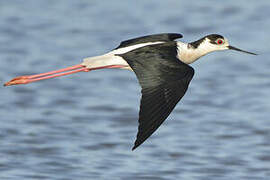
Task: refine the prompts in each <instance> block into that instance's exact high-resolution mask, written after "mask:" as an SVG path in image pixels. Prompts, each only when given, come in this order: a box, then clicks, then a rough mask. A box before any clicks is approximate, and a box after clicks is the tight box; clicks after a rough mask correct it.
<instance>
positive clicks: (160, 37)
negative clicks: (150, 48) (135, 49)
mask: <svg viewBox="0 0 270 180" xmlns="http://www.w3.org/2000/svg"><path fill="white" fill-rule="evenodd" d="M182 37H183V36H182V34H177V33H163V34H153V35H148V36H142V37H138V38H134V39H129V40H126V41H123V42H121V43H120V45H119V46H118V47H117V48H115V49H119V48H123V47H127V46H132V45H136V44H141V43H148V42H157V41H163V42H169V41H174V40H175V39H178V38H182Z"/></svg>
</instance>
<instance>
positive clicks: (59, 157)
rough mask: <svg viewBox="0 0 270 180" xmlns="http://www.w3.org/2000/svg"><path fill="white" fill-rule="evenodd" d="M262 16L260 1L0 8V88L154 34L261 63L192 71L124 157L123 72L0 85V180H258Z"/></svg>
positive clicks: (267, 126)
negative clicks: (179, 94)
mask: <svg viewBox="0 0 270 180" xmlns="http://www.w3.org/2000/svg"><path fill="white" fill-rule="evenodd" d="M269 9H270V1H268V0H260V1H253V0H237V1H235V0H227V1H215V2H214V1H210V0H205V1H197V0H196V1H195V0H190V1H184V0H166V1H163V0H148V1H145V0H137V1H120V0H114V1H100V0H91V1H89V0H76V1H72V0H57V1H55V0H46V1H41V0H40V1H37V0H25V1H21V0H1V1H0V83H1V84H3V83H4V82H6V81H9V80H10V79H12V78H14V77H15V76H18V75H24V74H33V73H41V72H47V71H50V70H55V69H59V68H64V67H67V66H70V65H74V64H78V63H80V62H82V59H83V58H85V57H88V56H95V55H100V54H103V53H106V52H108V51H110V50H111V49H113V48H115V47H116V46H118V45H119V43H120V42H121V41H122V40H125V39H130V38H133V37H137V36H142V35H147V34H154V33H164V32H176V33H182V34H183V35H184V38H183V39H181V41H184V42H190V41H194V40H197V39H199V38H201V37H203V36H205V35H207V34H211V33H219V34H222V35H223V36H225V37H226V38H228V39H229V40H230V43H231V45H233V46H236V47H239V48H242V49H244V50H248V51H252V52H255V53H258V54H260V55H259V56H251V55H247V54H242V53H239V52H236V51H226V52H216V53H212V54H210V55H207V56H206V57H203V58H202V59H201V60H200V61H197V62H196V63H194V64H193V65H192V66H193V67H194V69H195V71H196V72H195V76H194V79H193V80H192V82H191V85H190V88H189V91H188V92H187V93H186V95H185V97H184V98H183V99H182V101H181V102H180V103H179V104H178V105H177V107H176V108H175V110H174V111H173V113H172V114H171V115H170V116H169V118H168V119H167V120H166V121H165V123H164V124H163V125H162V126H161V127H160V128H159V129H158V131H157V132H156V133H155V134H154V135H153V136H152V137H151V138H149V139H148V140H147V141H146V142H145V143H144V144H143V145H142V146H140V147H139V148H138V149H136V150H135V151H133V152H132V151H131V147H132V145H133V143H134V140H135V136H136V133H137V124H138V123H137V119H138V111H139V100H140V87H139V84H138V82H137V79H136V77H135V75H134V74H133V73H132V72H129V71H125V70H100V71H94V72H89V73H78V74H75V75H71V76H66V77H61V78H56V79H51V80H45V81H42V82H38V83H33V84H29V85H21V86H12V87H5V88H4V87H0V115H1V116H0V179H3V180H9V179H12V180H13V179H29V180H34V179H38V180H40V179H50V180H64V179H65V180H66V179H72V180H75V179H78V180H89V179H109V180H118V179H121V180H122V179H123V180H126V179H128V180H133V179H146V180H168V179H169V180H175V179H185V180H193V179H196V180H198V179H200V180H212V179H213V180H215V179H223V180H225V179H238V180H239V179H243V180H244V179H245V180H246V179H252V180H254V179H260V180H262V179H269V177H270V119H269V115H270V113H269V109H270V101H269V100H270V92H269V90H270V79H269V75H270V70H269V67H270V59H269V55H270V48H269V42H270V36H269V30H270V19H269V17H270V11H269Z"/></svg>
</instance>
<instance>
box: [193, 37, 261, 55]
mask: <svg viewBox="0 0 270 180" xmlns="http://www.w3.org/2000/svg"><path fill="white" fill-rule="evenodd" d="M190 45H191V46H192V47H193V48H196V49H200V50H201V51H204V52H205V53H206V54H207V53H209V52H213V51H222V50H228V49H230V50H235V51H240V52H244V53H248V54H252V55H257V54H255V53H252V52H248V51H244V50H242V49H239V48H236V47H234V46H231V45H230V44H229V41H228V40H227V39H226V38H224V37H223V36H221V35H219V34H210V35H207V36H205V37H203V38H202V39H199V40H198V41H195V42H192V43H190Z"/></svg>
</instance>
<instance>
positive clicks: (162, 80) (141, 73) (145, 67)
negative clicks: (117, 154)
mask: <svg viewBox="0 0 270 180" xmlns="http://www.w3.org/2000/svg"><path fill="white" fill-rule="evenodd" d="M176 55H177V48H176V43H175V42H170V43H163V44H156V45H150V46H145V47H142V48H138V49H135V50H133V51H130V52H128V53H125V54H122V55H120V56H121V57H123V58H124V59H125V60H126V61H127V63H128V64H129V65H130V67H131V68H132V69H133V71H134V72H135V74H136V76H137V78H138V80H139V83H140V85H141V87H142V90H141V92H142V98H141V105H140V113H139V128H138V134H137V139H136V142H135V144H134V147H133V148H132V150H134V149H135V148H137V147H138V146H139V145H140V144H142V143H143V142H144V141H145V140H146V139H147V138H148V137H149V136H151V135H152V134H153V133H154V132H155V130H156V129H157V128H158V127H159V126H160V125H161V124H162V122H163V121H164V120H165V119H166V118H167V117H168V116H169V114H170V113H171V112H172V110H173V109H174V107H175V105H176V104H177V103H178V102H179V101H180V99H181V98H182V97H183V96H184V94H185V92H186V90H187V88H188V85H189V83H190V81H191V79H192V77H193V75H194V69H193V68H192V67H190V66H189V65H187V64H185V63H183V62H181V61H180V60H178V59H177V58H176Z"/></svg>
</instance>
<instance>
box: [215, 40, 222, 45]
mask: <svg viewBox="0 0 270 180" xmlns="http://www.w3.org/2000/svg"><path fill="white" fill-rule="evenodd" d="M216 43H217V44H218V45H221V44H223V43H224V41H223V40H222V39H218V40H216Z"/></svg>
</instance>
